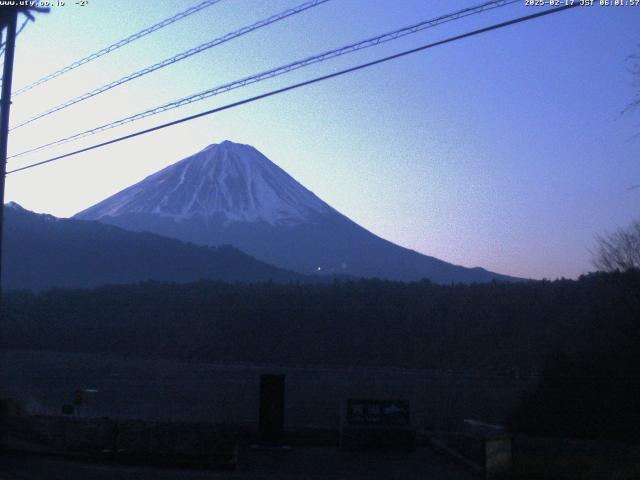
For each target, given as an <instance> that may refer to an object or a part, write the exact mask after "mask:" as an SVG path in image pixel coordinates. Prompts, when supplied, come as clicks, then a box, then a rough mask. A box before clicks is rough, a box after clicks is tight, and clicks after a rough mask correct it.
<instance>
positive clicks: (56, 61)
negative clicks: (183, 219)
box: [6, 0, 640, 278]
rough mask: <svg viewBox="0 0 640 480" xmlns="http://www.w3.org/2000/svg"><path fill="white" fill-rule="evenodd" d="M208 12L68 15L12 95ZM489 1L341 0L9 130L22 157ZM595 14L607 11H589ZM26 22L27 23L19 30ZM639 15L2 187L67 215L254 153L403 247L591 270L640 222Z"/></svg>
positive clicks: (124, 1)
mask: <svg viewBox="0 0 640 480" xmlns="http://www.w3.org/2000/svg"><path fill="white" fill-rule="evenodd" d="M303 1H304V0H298V1H291V0H222V1H221V2H219V3H218V4H216V5H214V6H212V7H209V8H206V9H205V10H203V11H201V12H199V13H198V14H196V15H193V16H191V17H189V18H187V19H184V20H181V21H179V22H176V23H174V24H173V25H171V26H169V27H166V28H164V29H162V30H160V31H158V32H156V33H154V34H152V35H149V36H147V37H145V38H144V39H141V40H139V41H136V42H133V43H131V44H130V45H127V46H125V47H123V48H121V49H119V50H117V51H116V52H113V53H111V54H109V55H106V56H104V57H102V58H101V59H99V60H96V61H94V62H91V63H89V64H87V65H84V66H82V67H80V68H78V69H76V70H74V71H73V72H71V73H69V74H66V75H62V76H61V77H59V78H57V79H55V80H53V81H51V82H48V83H47V84H46V85H44V86H41V87H38V88H35V89H33V90H31V91H30V92H28V93H25V94H23V95H20V96H17V97H15V98H14V100H13V106H12V111H11V113H12V120H13V122H14V123H15V122H19V121H20V120H22V119H25V118H28V117H30V116H32V115H34V114H36V113H38V112H40V111H42V110H45V109H47V108H49V107H52V106H54V105H57V104H59V103H61V102H63V101H66V100H68V99H69V98H71V97H73V96H76V95H79V94H82V93H84V92H86V91H88V90H91V89H93V88H96V87H99V86H101V85H103V84H105V83H108V82H110V81H112V80H115V79H117V78H119V77H121V76H124V75H126V74H128V73H131V72H133V71H135V70H138V69H140V68H143V67H145V66H148V65H151V64H152V63H155V62H157V61H160V60H162V59H164V58H166V57H169V56H171V55H173V54H175V53H179V52H181V51H183V50H186V49H188V48H190V47H193V46H196V45H198V44H200V43H204V42H206V41H208V40H210V39H213V38H215V37H218V36H221V35H223V34H225V33H227V32H230V31H233V30H236V29H238V28H240V27H242V26H245V25H248V24H250V23H253V22H255V21H258V20H261V19H263V18H265V17H268V16H270V15H273V14H274V13H277V12H280V11H282V10H285V9H287V8H289V7H292V6H295V5H298V4H299V3H303ZM524 1H525V0H522V3H517V4H514V5H511V6H507V7H504V8H499V9H496V10H494V11H491V12H486V13H482V14H479V15H474V16H471V17H468V18H465V19H462V20H459V21H455V22H450V23H447V24H445V25H441V26H438V27H436V28H432V29H429V30H425V31H422V32H420V33H417V34H414V35H410V36H408V37H405V38H403V39H400V40H396V41H393V42H389V43H387V44H384V45H379V46H376V47H373V48H369V49H366V50H364V51H361V52H357V53H354V54H352V55H346V56H343V57H340V58H337V59H333V60H329V61H326V62H323V63H321V64H319V65H315V66H311V67H308V68H303V69H300V70H297V71H296V72H293V73H289V74H286V75H283V76H280V77H278V78H275V79H271V80H268V81H265V82H261V83H258V84H254V85H252V86H249V87H245V88H242V89H238V90H235V91H233V92H229V93H226V94H224V95H220V96H217V97H213V98H210V99H208V100H205V101H202V102H198V103H195V104H192V105H190V106H187V107H182V108H179V109H177V110H173V111H171V112H166V113H163V114H161V115H157V116H154V117H151V118H148V119H145V120H142V121H139V122H134V123H131V124H129V125H127V126H124V127H119V128H117V129H114V130H110V131H108V132H105V133H103V134H100V135H96V136H93V137H90V138H86V139H83V140H81V141H78V142H74V143H69V144H66V145H64V146H61V147H58V148H54V149H50V150H46V151H41V152H39V153H37V154H33V155H29V156H23V157H20V158H16V159H12V160H10V163H9V170H11V169H12V168H17V167H20V166H22V165H26V164H28V163H32V162H34V161H38V160H42V159H46V158H48V157H50V156H52V155H54V154H59V153H65V152H67V151H70V150H72V149H76V148H79V147H81V146H86V145H90V144H92V143H96V142H97V141H103V140H107V139H110V138H112V137H115V136H119V135H122V134H126V133H129V132H133V131H135V130H139V129H141V128H143V127H149V126H153V125H156V124H157V123H160V122H163V121H168V120H172V119H176V118H179V117H182V116H185V115H188V114H190V113H196V112H199V111H202V110H205V109H209V108H213V107H215V106H219V105H223V104H226V103H228V102H230V101H233V100H238V99H242V98H245V97H248V96H252V95H256V94H259V93H262V92H265V91H268V90H271V89H274V88H278V87H281V86H285V85H288V84H291V83H294V82H297V81H301V80H305V79H308V78H311V77H314V76H317V75H320V74H325V73H329V72H332V71H334V70H337V69H340V68H345V67H347V66H351V65H355V64H358V63H361V62H365V61H369V60H372V59H375V58H378V57H381V56H385V55H390V54H392V53H395V52H399V51H401V50H405V49H409V48H413V47H416V46H419V45H422V44H426V43H430V42H433V41H436V40H440V39H443V38H446V37H448V36H451V35H456V34H460V33H463V32H465V31H469V30H473V29H477V28H480V27H482V26H486V25H489V24H492V23H496V22H499V21H504V20H507V19H509V18H513V17H517V16H520V15H526V14H530V13H534V12H536V11H540V9H541V8H543V7H527V6H525V5H524ZM195 3H197V1H196V0H163V1H159V0H140V1H135V2H132V1H130V0H88V4H87V5H86V6H79V5H76V2H75V0H67V1H66V5H65V6H61V7H54V8H53V9H52V11H51V13H50V14H49V15H39V16H38V17H37V21H36V22H35V23H30V24H28V25H27V26H26V27H25V29H24V30H23V32H22V33H21V34H20V36H19V37H18V41H17V43H18V45H17V50H16V61H15V71H14V84H13V85H14V91H15V90H17V89H18V88H20V87H22V86H24V85H26V84H28V83H30V82H32V81H34V80H36V79H38V78H40V77H42V76H43V75H46V74H48V73H50V72H51V71H54V70H57V69H58V68H61V67H64V66H65V65H67V64H69V63H71V62H73V61H74V60H77V59H78V58H80V57H83V56H85V55H87V54H90V53H92V52H94V51H96V50H99V49H100V48H102V47H104V46H106V45H108V44H111V43H113V42H116V41H118V40H120V39H121V38H124V37H126V36H128V35H130V34H132V33H134V32H137V31H138V30H140V29H142V28H145V27H147V26H149V25H151V24H153V23H156V22H158V21H160V20H162V19H164V18H166V17H169V16H171V15H173V14H175V13H177V12H179V11H182V10H184V9H186V8H188V7H190V6H191V5H193V4H195ZM480 3H482V0H480V1H478V0H475V1H470V0H464V1H463V0H459V1H458V0H332V1H330V2H328V3H325V4H323V5H321V6H318V7H316V8H313V9H311V10H309V11H307V12H304V13H301V14H298V15H296V16H294V17H291V18H289V19H286V20H284V21H281V22H279V23H277V24H274V25H271V26H269V27H266V28H263V29H261V30H259V31H255V32H252V33H249V34H247V35H245V36H243V37H241V38H239V39H235V40H233V41H231V42H228V43H226V44H224V45H222V46H219V47H216V48H213V49H211V50H209V51H207V52H204V53H200V54H198V55H195V56H193V57H191V58H189V59H187V60H184V61H182V62H179V63H176V64H175V65H172V66H170V67H167V68H165V69H162V70H160V71H158V72H155V73H153V74H150V75H147V76H145V77H143V78H141V79H138V80H135V81H132V82H130V83H128V84H127V85H124V86H120V87H118V88H114V89H112V90H110V91H109V92H107V93H105V94H102V95H100V96H97V97H95V98H93V99H91V100H89V101H86V102H83V103H81V104H78V105H76V106H73V107H70V108H67V109H65V110H64V111H62V112H59V113H58V114H55V115H52V116H50V117H49V118H46V119H42V120H40V121H37V122H34V123H32V124H30V125H29V126H28V127H23V128H20V129H17V130H15V131H13V132H11V136H10V154H11V153H13V154H15V153H18V152H21V151H23V150H25V149H28V148H30V147H33V146H37V145H40V144H43V143H47V142H49V141H52V140H55V139H58V138H59V137H62V136H67V135H70V134H73V133H76V132H78V131H81V130H85V129H86V128H88V127H92V126H95V125H99V124H102V123H105V122H109V121H112V120H116V119H118V118H121V117H124V116H127V115H130V114H133V113H136V112H138V111H142V110H145V109H147V108H150V107H153V106H156V105H159V104H161V103H164V102H167V101H171V100H174V99H177V98H180V97H183V96H186V95H189V94H191V93H195V92H198V91H201V90H205V89H207V88H210V87H212V86H215V85H219V84H222V83H225V82H228V81H232V80H235V79H238V78H241V77H243V76H246V75H250V74H253V73H256V72H260V71H262V70H266V69H268V68H271V67H276V66H279V65H282V64H285V63H289V62H291V61H294V60H297V59H300V58H303V57H306V56H309V55H313V54H316V53H320V52H322V51H325V50H328V49H330V48H335V47H340V46H342V45H345V44H347V43H350V42H353V41H357V40H360V39H364V38H367V37H369V36H373V35H376V34H378V33H384V32H386V31H389V30H394V29H396V28H400V27H403V26H407V25H411V24H413V23H416V22H418V21H420V20H424V19H430V18H432V17H436V16H439V15H442V14H446V13H449V12H452V11H455V10H458V9H461V8H464V7H469V6H474V5H477V4H480ZM596 3H597V2H596ZM19 22H20V23H21V20H20V21H19ZM634 52H640V6H638V7H632V6H622V7H599V6H597V7H588V8H583V7H580V8H575V9H571V10H569V11H566V12H561V13H556V14H554V15H550V16H547V17H544V18H541V19H538V20H534V21H530V22H527V23H524V24H520V25H515V26H511V27H508V28H506V29H502V30H499V31H494V32H490V33H487V34H483V35H481V36H477V37H473V38H469V39H465V40H461V41H457V42H454V43H450V44H447V45H444V46H440V47H437V48H433V49H430V50H427V51H424V52H421V53H417V54H414V55H410V56H407V57H404V58H402V59H399V60H396V61H394V62H389V63H386V64H384V65H379V66H375V67H373V68H369V69H366V70H361V71H359V72H357V73H353V74H350V75H346V76H343V77H340V78H336V79H332V80H329V81H325V82H322V83H320V84H316V85H312V86H309V87H307V88H304V89H299V90H296V91H293V92H289V93H286V94H283V95H278V96H275V97H271V98H269V99H266V100H262V101H259V102H256V103H252V104H250V105H245V106H242V107H239V108H235V109H233V110H229V111H226V112H223V113H220V114H216V115H213V116H210V117H205V118H201V119H198V120H196V121H192V122H188V123H184V124H181V125H179V126H175V127H171V128H169V129H165V130H163V131H160V132H156V133H153V134H150V135H146V136H142V137H138V138H136V139H133V140H128V141H125V142H122V143H119V144H117V145H113V146H109V147H106V148H103V149H100V150H95V151H92V152H89V153H85V154H81V155H78V156H76V157H72V158H68V159H65V160H61V161H59V162H55V163H51V164H48V165H45V166H42V167H38V168H34V169H31V170H27V171H24V172H20V173H15V174H11V175H9V176H8V177H7V196H6V201H16V202H18V203H20V204H21V205H23V206H24V207H25V208H28V209H30V210H34V211H37V212H47V213H51V214H53V215H56V216H62V217H67V216H71V215H73V214H74V213H76V212H78V211H80V210H82V209H84V208H86V207H88V206H90V205H92V204H94V203H96V202H98V201H99V200H102V199H103V198H105V197H107V196H109V195H111V194H113V193H115V192H117V191H119V190H121V189H123V188H125V187H126V186H128V185H130V184H132V183H135V182H137V181H139V180H141V179H142V178H144V177H146V176H147V175H149V174H151V173H153V172H155V171H157V170H159V169H161V168H163V167H165V166H167V165H170V164H172V163H174V162H176V161H178V160H180V159H181V158H184V157H186V156H188V155H190V154H191V153H194V152H196V151H198V150H200V149H202V148H203V147H205V146H206V145H209V144H211V143H218V142H220V141H222V140H225V139H229V140H232V141H235V142H240V143H246V144H250V145H253V146H254V147H256V148H257V149H258V150H260V151H261V152H262V153H264V154H265V155H266V156H267V157H269V158H270V159H271V160H273V161H274V162H275V163H276V164H278V165H279V166H280V167H282V168H283V169H285V170H286V171H287V172H289V173H290V174H291V175H292V176H293V177H294V178H295V179H297V180H298V181H299V182H301V183H302V184H303V185H305V186H306V187H307V188H309V189H310V190H312V191H313V192H314V193H315V194H317V195H318V196H319V197H320V198H322V199H323V200H325V201H326V202H327V203H329V204H330V205H331V206H333V207H334V208H336V209H337V210H338V211H340V212H341V213H343V214H345V215H346V216H348V217H350V218H351V219H352V220H354V221H356V222H357V223H359V224H360V225H362V226H364V227H365V228H367V229H369V230H370V231H372V232H374V233H375V234H377V235H379V236H381V237H384V238H386V239H389V240H391V241H393V242H395V243H397V244H399V245H402V246H405V247H408V248H412V249H414V250H417V251H419V252H422V253H425V254H428V255H432V256H435V257H438V258H441V259H443V260H446V261H448V262H452V263H455V264H460V265H464V266H468V267H472V266H482V267H485V268H487V269H489V270H493V271H496V272H500V273H505V274H510V275H517V276H523V277H530V278H556V277H562V276H564V277H576V276H578V275H580V274H582V273H585V272H588V271H589V270H590V269H591V264H590V253H589V250H590V249H592V248H593V245H594V236H595V235H596V234H599V233H603V232H606V231H611V230H612V229H615V228H617V227H620V226H624V225H626V224H628V223H629V222H630V221H631V220H632V219H634V218H639V217H640V188H632V187H633V186H634V185H637V184H640V155H639V153H640V135H638V136H636V137H635V138H634V136H635V135H637V134H639V133H640V111H638V112H631V113H629V114H624V115H622V114H621V112H622V110H623V109H624V108H625V106H626V105H627V104H629V103H630V102H631V101H632V99H633V98H634V95H635V94H636V90H635V89H634V85H633V76H632V75H631V74H630V73H629V72H628V61H627V57H628V56H629V55H630V54H633V53H634Z"/></svg>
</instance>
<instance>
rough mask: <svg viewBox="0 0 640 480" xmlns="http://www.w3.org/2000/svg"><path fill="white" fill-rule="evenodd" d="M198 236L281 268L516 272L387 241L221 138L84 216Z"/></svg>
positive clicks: (483, 276) (485, 276) (450, 277)
mask: <svg viewBox="0 0 640 480" xmlns="http://www.w3.org/2000/svg"><path fill="white" fill-rule="evenodd" d="M74 218H76V219H81V220H99V221H101V222H103V223H109V224H113V225H116V226H119V227H121V228H124V229H127V230H133V231H147V232H152V233H157V234H160V235H164V236H167V237H172V238H176V239H178V240H183V241H188V242H192V243H195V244H199V245H211V246H219V245H225V244H229V245H233V246H235V247H237V248H239V249H240V250H243V251H244V252H246V253H249V254H250V255H252V256H254V257H256V258H258V259H260V260H263V261H265V262H268V263H271V264H274V265H277V266H278V267H281V268H286V269H289V270H294V271H297V272H300V273H304V274H310V273H322V274H338V275H350V276H356V277H378V278H387V279H393V280H403V281H412V280H419V279H423V278H426V279H429V280H431V281H433V282H437V283H451V282H455V283H471V282H486V281H491V280H504V281H509V280H516V279H515V278H512V277H508V276H505V275H500V274H496V273H492V272H489V271H487V270H485V269H483V268H465V267H462V266H458V265H452V264H450V263H447V262H444V261H442V260H438V259H437V258H434V257H430V256H427V255H423V254H420V253H418V252H415V251H413V250H409V249H406V248H403V247H400V246H398V245H395V244H393V243H391V242H389V241H387V240H384V239H382V238H380V237H378V236H376V235H374V234H373V233H371V232H369V231H368V230H366V229H364V228H363V227H361V226H359V225H357V224H356V223H354V222H353V221H351V220H349V219H348V218H347V217H345V216H344V215H342V214H341V213H339V212H337V211H336V210H334V209H333V208H332V207H330V206H329V205H328V204H327V203H325V202H324V201H322V200H321V199H320V198H318V197H317V196H316V195H314V194H313V193H312V192H311V191H309V190H307V189H306V188H305V187H304V186H302V185H301V184H300V183H298V182H297V181H296V180H294V179H293V178H292V177H291V176H289V175H288V174H287V173H286V172H285V171H284V170H282V169H281V168H280V167H278V166H277V165H275V164H274V163H273V162H271V161H270V160H269V159H268V158H267V157H265V156H264V155H262V154H261V153H260V152H259V151H258V150H256V149H255V148H253V147H251V146H249V145H242V144H237V143H233V142H230V141H224V142H222V143H220V144H213V145H210V146H208V147H206V148H205V149H203V150H201V151H200V152H198V153H196V154H194V155H191V156H190V157H187V158H185V159H183V160H181V161H179V162H177V163H175V164H173V165H170V166H169V167H166V168H164V169H162V170H160V171H158V172H156V173H154V174H153V175H150V176H149V177H147V178H145V179H144V180H142V181H141V182H139V183H136V184H135V185H132V186H130V187H128V188H126V189H124V190H122V191H121V192H119V193H116V194H115V195H113V196H111V197H109V198H107V199H105V200H103V201H101V202H99V203H98V204H96V205H94V206H92V207H90V208H88V209H86V210H84V211H82V212H80V213H78V214H76V215H75V217H74Z"/></svg>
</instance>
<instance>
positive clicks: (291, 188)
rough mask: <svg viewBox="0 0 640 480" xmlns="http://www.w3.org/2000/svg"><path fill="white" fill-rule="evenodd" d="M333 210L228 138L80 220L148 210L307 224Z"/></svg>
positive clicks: (170, 215)
mask: <svg viewBox="0 0 640 480" xmlns="http://www.w3.org/2000/svg"><path fill="white" fill-rule="evenodd" d="M330 210H331V208H330V207H329V206H328V205H327V204H325V203H324V202H323V201H322V200H320V199H319V198H318V197H316V196H315V195H314V194H313V193H311V192H310V191H309V190H307V189H306V188H304V187H303V186H302V185H300V184H299V183H298V182H296V181H295V180H294V179H293V178H291V177H290V176H289V175H288V174H287V173H286V172H285V171H284V170H282V169H281V168H279V167H278V166H277V165H275V164H273V163H272V162H271V161H270V160H269V159H268V158H267V157H265V156H264V155H262V154H261V153H260V152H258V151H257V150H256V149H255V148H253V147H250V146H248V145H240V144H235V143H232V142H229V141H225V142H223V143H221V144H219V145H210V146H209V147H207V148H205V149H204V150H202V151H200V152H198V153H196V154H195V155H192V156H190V157H188V158H185V159H184V160H181V161H180V162H178V163H176V164H174V165H171V166H169V167H167V168H165V169H163V170H160V171H159V172H157V173H155V174H153V175H151V176H149V177H147V178H145V179H144V180H143V181H142V182H140V183H137V184H135V185H133V186H131V187H129V188H127V189H126V190H123V191H122V192H120V193H118V194H116V195H114V196H113V197H111V198H108V199H107V200H105V201H103V202H101V203H99V204H97V205H95V206H94V207H92V208H89V209H87V210H85V211H84V212H82V213H81V214H79V215H78V217H79V218H103V217H105V216H110V217H117V216H119V215H122V214H125V213H142V214H151V215H158V216H161V217H167V218H172V219H174V220H177V221H182V220H187V219H193V218H194V217H200V218H203V219H205V218H206V219H216V220H221V221H224V222H233V221H238V222H259V221H261V222H266V223H268V224H270V225H291V224H295V223H300V222H305V221H308V220H310V219H311V218H313V217H314V216H315V215H316V214H322V213H327V212H329V211H330Z"/></svg>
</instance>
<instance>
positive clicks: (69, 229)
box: [2, 203, 312, 290]
mask: <svg viewBox="0 0 640 480" xmlns="http://www.w3.org/2000/svg"><path fill="white" fill-rule="evenodd" d="M4 233H5V239H4V249H3V250H4V251H3V255H4V257H3V258H4V265H3V272H2V273H3V277H2V278H3V288H4V289H31V290H43V289H47V288H51V287H79V288H89V287H95V286H99V285H105V284H121V283H135V282H141V281H145V280H159V281H172V282H192V281H197V280H201V279H204V280H222V281H227V282H257V281H268V280H272V281H275V282H291V281H302V282H304V281H309V280H312V279H309V278H307V277H304V276H303V275H300V274H298V273H295V272H290V271H285V270H282V269H279V268H276V267H273V266H271V265H267V264H266V263H264V262H261V261H259V260H256V259H255V258H252V257H250V256H249V255H246V254H244V253H242V252H241V251H239V250H237V249H236V248H233V247H230V246H222V247H218V248H215V247H203V246H197V245H193V244H187V243H184V242H180V241H178V240H175V239H171V238H164V237H161V236H159V235H155V234H151V233H138V232H130V231H127V230H123V229H121V228H118V227H115V226H111V225H105V224H103V223H100V222H93V221H81V220H73V219H63V218H56V217H54V216H52V215H46V214H36V213H34V212H31V211H29V210H26V209H24V208H22V207H21V206H20V205H18V204H16V203H9V204H7V205H6V207H5V225H4Z"/></svg>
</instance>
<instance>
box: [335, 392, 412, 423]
mask: <svg viewBox="0 0 640 480" xmlns="http://www.w3.org/2000/svg"><path fill="white" fill-rule="evenodd" d="M346 417H347V418H346V420H347V424H348V425H352V426H357V425H370V426H378V427H408V426H409V425H410V424H411V416H410V412H409V402H406V401H403V400H365V399H349V400H347V416H346Z"/></svg>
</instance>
